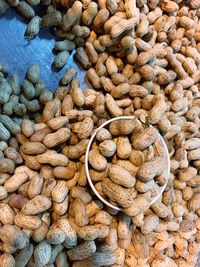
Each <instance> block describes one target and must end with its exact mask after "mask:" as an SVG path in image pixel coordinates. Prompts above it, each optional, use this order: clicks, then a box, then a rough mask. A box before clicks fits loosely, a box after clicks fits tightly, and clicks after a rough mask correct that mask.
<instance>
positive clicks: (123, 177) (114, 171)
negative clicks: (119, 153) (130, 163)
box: [108, 165, 135, 188]
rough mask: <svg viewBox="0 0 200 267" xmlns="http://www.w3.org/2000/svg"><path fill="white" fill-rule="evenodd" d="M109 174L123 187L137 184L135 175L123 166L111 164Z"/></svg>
mask: <svg viewBox="0 0 200 267" xmlns="http://www.w3.org/2000/svg"><path fill="white" fill-rule="evenodd" d="M108 176H109V178H110V179H111V180H112V181H113V182H114V183H116V184H119V185H122V186H123V187H126V188H132V187H133V186H134V185H135V177H133V176H132V175H131V174H130V173H129V172H128V171H127V170H126V169H124V168H123V167H121V166H118V165H111V166H110V167H109V169H108Z"/></svg>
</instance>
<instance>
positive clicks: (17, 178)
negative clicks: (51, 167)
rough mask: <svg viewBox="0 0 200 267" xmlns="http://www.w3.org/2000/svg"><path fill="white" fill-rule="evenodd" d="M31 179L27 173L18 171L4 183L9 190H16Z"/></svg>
mask: <svg viewBox="0 0 200 267" xmlns="http://www.w3.org/2000/svg"><path fill="white" fill-rule="evenodd" d="M28 179H29V177H28V175H27V174H26V173H23V172H22V173H17V174H14V175H13V176H11V177H10V178H9V179H8V180H7V181H6V182H5V184H4V187H5V189H6V190H7V192H14V191H16V190H17V189H19V187H20V186H21V185H22V184H24V183H25V182H26V181H27V180H28Z"/></svg>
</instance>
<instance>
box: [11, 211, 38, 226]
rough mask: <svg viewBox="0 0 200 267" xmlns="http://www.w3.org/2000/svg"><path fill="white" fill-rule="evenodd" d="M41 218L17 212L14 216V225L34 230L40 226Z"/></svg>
mask: <svg viewBox="0 0 200 267" xmlns="http://www.w3.org/2000/svg"><path fill="white" fill-rule="evenodd" d="M41 223H42V222H41V220H40V218H39V217H38V216H29V215H24V214H22V213H17V214H16V216H15V225H17V226H18V227H20V228H24V229H30V230H35V229H37V228H39V227H40V225H41Z"/></svg>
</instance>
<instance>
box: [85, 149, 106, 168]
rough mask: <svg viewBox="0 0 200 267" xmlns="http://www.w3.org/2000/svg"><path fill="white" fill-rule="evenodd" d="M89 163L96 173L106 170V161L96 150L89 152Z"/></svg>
mask: <svg viewBox="0 0 200 267" xmlns="http://www.w3.org/2000/svg"><path fill="white" fill-rule="evenodd" d="M88 159H89V163H90V164H91V166H92V167H93V168H94V169H95V170H96V171H103V170H105V169H106V166H107V160H106V159H105V157H103V156H102V155H101V154H100V153H99V152H98V150H90V152H89V158H88Z"/></svg>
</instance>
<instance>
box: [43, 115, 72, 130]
mask: <svg viewBox="0 0 200 267" xmlns="http://www.w3.org/2000/svg"><path fill="white" fill-rule="evenodd" d="M68 122H69V120H68V118H67V117H65V116H60V117H57V118H53V119H51V120H49V121H48V122H47V125H48V126H49V127H50V128H51V129H52V130H53V131H56V130H59V129H60V128H62V127H64V126H65V125H66V124H67V123H68Z"/></svg>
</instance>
